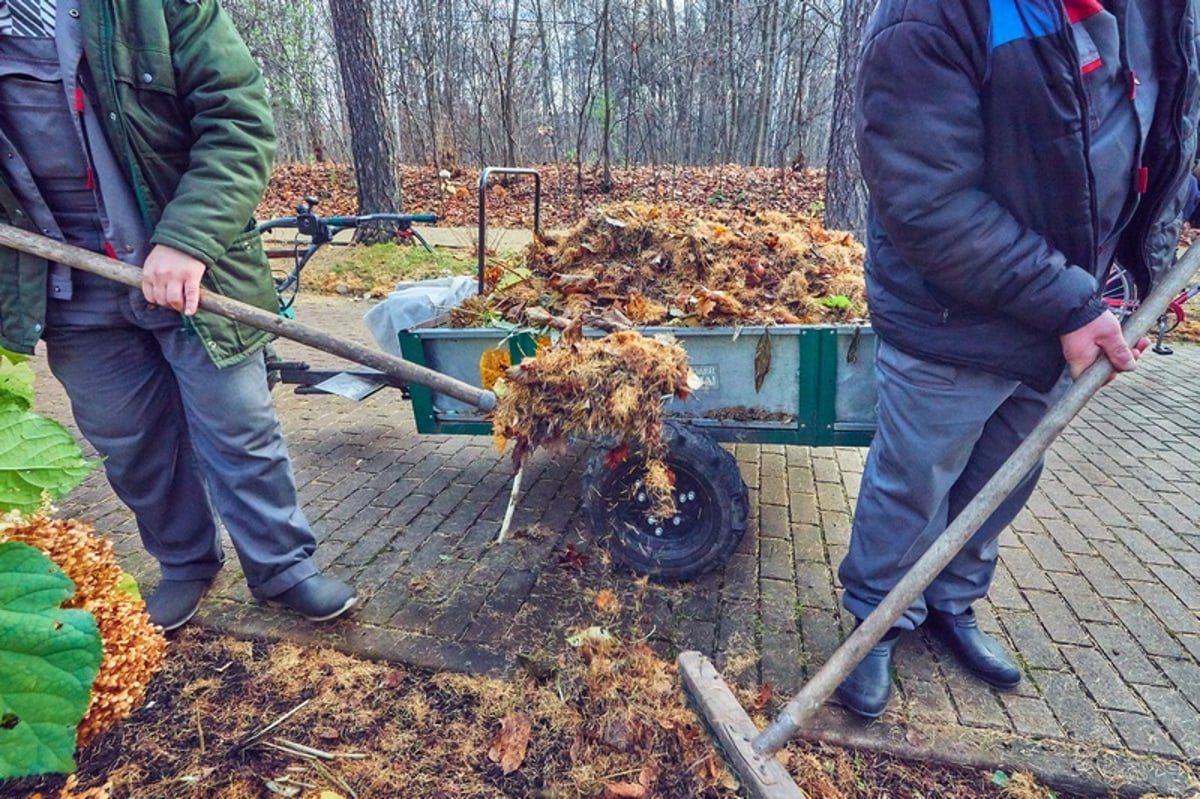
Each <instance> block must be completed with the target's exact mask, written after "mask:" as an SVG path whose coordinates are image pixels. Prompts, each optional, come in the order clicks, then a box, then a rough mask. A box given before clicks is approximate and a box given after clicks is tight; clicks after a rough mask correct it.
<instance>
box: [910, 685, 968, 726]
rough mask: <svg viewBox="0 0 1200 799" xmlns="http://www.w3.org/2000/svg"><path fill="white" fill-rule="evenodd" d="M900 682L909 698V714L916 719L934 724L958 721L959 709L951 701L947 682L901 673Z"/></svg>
mask: <svg viewBox="0 0 1200 799" xmlns="http://www.w3.org/2000/svg"><path fill="white" fill-rule="evenodd" d="M899 679H900V684H901V685H902V686H903V688H904V698H905V699H906V700H907V716H908V717H909V718H912V719H914V720H916V721H924V722H930V723H933V724H946V725H953V724H956V723H957V722H958V711H956V710H955V709H954V703H953V702H951V701H950V695H949V694H948V693H947V692H946V686H945V683H943V682H942V681H941V680H937V681H929V680H921V679H916V678H913V677H910V676H906V675H903V674H902V675H901V676H900V678H899Z"/></svg>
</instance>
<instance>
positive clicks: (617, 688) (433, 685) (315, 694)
mask: <svg viewBox="0 0 1200 799" xmlns="http://www.w3.org/2000/svg"><path fill="white" fill-rule="evenodd" d="M750 698H751V697H747V698H745V700H744V702H745V704H747V706H749V701H750ZM149 700H150V701H149V702H148V703H147V705H146V706H145V707H144V708H142V709H141V710H139V711H138V712H136V713H135V714H134V715H133V716H132V717H130V718H129V719H127V720H126V721H124V722H123V723H121V724H120V725H118V726H117V727H115V728H113V729H112V730H110V731H108V732H107V733H105V734H104V735H102V736H100V737H99V738H98V739H97V740H95V741H94V742H93V743H92V744H91V745H89V746H88V747H86V748H85V749H83V750H81V752H80V753H79V770H78V772H77V774H76V775H74V776H73V777H72V778H71V779H70V780H69V781H68V780H67V779H66V778H64V777H61V776H44V777H40V778H36V779H32V780H28V781H25V782H24V783H22V785H23V786H24V787H26V788H28V789H29V790H28V791H26V792H19V791H18V792H17V793H5V794H4V795H6V796H9V795H11V796H23V797H30V796H33V795H36V794H40V795H41V796H43V797H46V799H50V797H58V799H83V798H84V797H87V799H101V798H102V797H105V796H110V795H111V796H114V797H138V798H139V799H151V798H157V797H163V798H164V799H165V797H172V798H174V797H189V799H261V797H266V796H279V795H285V796H286V795H292V796H296V797H299V799H317V798H318V797H320V796H322V794H323V792H325V791H329V792H331V793H332V794H334V795H337V796H341V797H344V799H353V797H359V798H360V799H376V798H377V797H412V798H413V799H502V798H504V797H518V796H519V797H525V798H526V799H576V798H577V797H602V796H606V795H607V796H613V797H629V796H633V797H643V798H644V799H736V797H739V796H742V795H744V794H742V793H741V791H740V789H739V788H738V786H737V784H736V781H735V778H734V775H733V773H732V772H731V771H730V770H729V768H728V766H727V764H726V761H725V760H724V758H723V757H722V756H721V753H720V751H719V750H718V749H717V747H716V746H715V744H714V743H713V741H712V738H711V737H710V735H709V733H708V731H707V730H706V729H705V727H704V725H703V723H702V721H701V719H700V718H699V717H698V716H697V715H696V714H695V713H694V712H693V711H692V709H690V708H689V706H688V704H687V702H686V695H685V694H684V692H683V689H682V687H681V685H680V681H679V676H678V674H677V673H676V669H675V666H674V664H673V663H671V662H670V661H668V660H664V659H663V658H662V657H661V656H660V655H658V654H656V653H655V652H654V651H653V650H652V649H651V648H650V647H649V646H647V645H645V644H642V643H626V642H622V641H618V640H616V639H615V638H613V637H611V636H608V637H606V636H601V635H590V636H580V641H579V645H578V646H575V647H571V648H567V649H565V650H564V651H562V652H560V653H557V654H551V655H549V663H548V666H547V668H546V669H544V670H542V671H540V672H539V673H538V674H536V675H535V674H533V673H531V672H518V673H517V674H516V675H514V676H512V677H510V678H509V679H496V678H490V677H480V676H471V675H463V674H450V673H429V672H421V671H417V670H415V669H409V668H406V667H404V666H399V665H396V664H388V663H377V662H372V661H368V660H362V659H357V658H354V657H351V656H348V655H344V654H341V653H339V652H336V651H334V650H331V649H315V648H307V649H306V648H303V647H300V646H297V645H295V644H292V643H276V644H268V643H264V642H258V641H240V640H237V639H234V638H230V637H221V636H216V635H214V634H212V633H209V632H206V631H204V630H201V629H194V628H185V629H184V630H183V631H181V633H180V634H179V635H178V637H176V638H175V639H173V641H172V647H171V653H170V655H169V657H168V658H167V660H166V662H165V664H164V669H163V671H162V672H161V673H160V675H159V676H158V677H157V678H156V679H155V681H154V682H153V683H152V685H151V691H150V696H149ZM302 703H303V704H302ZM301 704H302V706H301ZM297 707H299V710H296V708H297ZM292 711H294V712H292ZM288 712H292V714H291V715H290V716H288V717H287V718H286V720H285V721H283V722H282V723H280V724H279V725H278V726H277V727H275V728H274V729H273V730H272V736H274V737H277V738H279V739H287V740H289V741H291V742H294V743H295V744H297V745H298V746H296V747H294V748H288V747H272V746H266V745H253V746H248V747H244V748H237V747H236V744H237V743H238V742H239V741H242V740H245V739H246V738H247V736H248V735H250V734H252V733H253V732H254V731H256V730H260V729H262V728H263V727H264V725H266V724H267V723H268V722H270V721H272V720H277V719H279V718H282V717H283V714H286V713H288ZM755 715H756V716H757V715H758V714H757V713H756V714H755ZM756 721H757V722H758V723H759V724H761V723H762V718H761V717H759V718H757V719H756ZM526 723H528V732H527V733H526V731H525V725H526ZM335 731H336V734H333V733H334V732H335ZM526 736H527V737H526ZM262 740H267V741H268V742H269V739H262ZM522 747H523V750H524V751H523V752H521V753H519V754H518V749H520V748H522ZM305 748H310V749H312V750H315V751H319V752H322V753H323V754H325V755H328V757H320V758H317V757H312V756H305V755H304V754H303V752H304V749H305ZM781 757H782V759H783V760H784V762H785V765H787V767H788V768H789V770H790V773H791V774H792V775H793V777H794V778H795V779H796V781H797V784H798V785H800V786H801V787H802V788H803V789H804V790H805V791H806V793H807V794H808V795H809V796H811V797H813V799H857V797H861V796H894V797H918V796H925V797H932V796H956V797H960V798H961V799H982V798H983V797H1001V796H1014V795H1018V794H1011V793H1006V792H1005V791H1004V790H1003V789H1001V788H1000V787H998V786H996V785H994V784H992V783H991V781H990V777H991V775H990V774H989V773H986V772H981V771H976V770H970V769H946V768H942V767H939V766H935V765H933V764H929V763H909V762H905V761H902V760H896V759H893V758H889V757H886V756H883V755H877V754H873V753H871V752H855V751H853V750H844V749H838V748H835V747H826V746H822V745H816V744H809V743H804V742H801V741H792V742H791V743H789V745H788V746H787V747H786V749H785V750H784V751H783V752H781ZM3 787H4V788H9V787H17V786H9V785H7V784H6V785H4V786H3ZM292 789H295V792H294V793H288V792H287V791H290V790H292ZM1022 795H1027V796H1034V795H1040V796H1046V795H1048V792H1046V791H1045V789H1044V788H1043V789H1042V792H1041V793H1040V794H1035V793H1032V792H1031V793H1028V794H1022Z"/></svg>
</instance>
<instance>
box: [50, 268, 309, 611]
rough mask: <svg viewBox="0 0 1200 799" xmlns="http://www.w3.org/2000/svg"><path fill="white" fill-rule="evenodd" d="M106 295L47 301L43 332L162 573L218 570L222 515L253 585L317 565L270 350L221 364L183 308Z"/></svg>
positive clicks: (291, 580)
mask: <svg viewBox="0 0 1200 799" xmlns="http://www.w3.org/2000/svg"><path fill="white" fill-rule="evenodd" d="M110 296H112V297H113V299H112V301H111V302H105V303H104V304H103V305H104V306H107V307H103V306H102V307H97V304H96V303H94V302H93V303H87V302H84V303H80V304H79V305H78V306H76V307H77V308H79V307H80V306H86V307H88V312H87V313H85V314H81V313H79V312H76V313H75V314H74V315H72V314H71V313H70V312H69V310H68V311H67V312H66V313H63V310H64V308H65V306H68V305H71V303H57V302H52V303H51V304H52V305H55V306H56V308H55V309H53V310H52V312H51V313H50V318H49V320H48V324H47V327H46V331H45V334H44V335H43V340H44V341H45V343H46V349H47V355H48V361H49V365H50V369H51V371H52V372H53V373H54V376H55V377H56V378H58V380H59V381H60V382H61V383H62V384H63V386H64V387H65V388H66V391H67V394H68V396H69V397H70V399H71V409H72V412H73V413H74V416H75V421H76V423H77V424H78V425H79V429H80V430H81V431H82V432H83V435H84V436H85V437H86V438H87V440H88V441H90V442H91V443H92V446H94V447H95V448H96V450H97V451H98V452H99V453H100V454H101V455H102V456H103V457H104V468H105V472H106V474H107V477H108V480H109V482H110V483H111V484H112V487H113V490H114V491H115V492H116V493H117V496H118V497H120V498H121V501H123V502H124V503H125V504H126V505H128V506H129V508H130V509H131V510H133V512H134V514H135V515H136V517H137V523H138V529H139V531H140V533H141V537H142V544H143V546H145V548H146V550H147V551H148V552H149V553H150V554H151V555H153V556H154V557H155V558H157V559H158V562H159V565H160V569H161V572H162V577H163V578H164V579H174V580H194V579H204V578H208V577H211V576H213V575H214V574H216V573H217V571H218V570H220V568H221V565H222V563H223V560H224V554H223V549H222V546H221V539H220V534H219V531H218V527H217V521H216V514H219V517H220V520H221V522H223V523H224V525H225V529H226V530H227V531H228V532H229V537H230V539H231V540H232V542H233V546H234V549H235V551H236V552H237V555H238V560H239V562H240V563H241V565H242V569H243V571H244V572H245V575H246V582H247V583H248V585H249V587H250V591H251V593H252V594H253V595H254V596H255V597H257V598H260V599H265V598H269V597H273V596H275V595H277V594H280V593H282V592H283V591H286V590H287V589H289V588H291V587H292V586H294V585H296V584H297V583H298V582H300V581H301V580H303V579H305V578H306V577H309V576H311V575H313V574H315V573H316V571H317V569H316V566H315V564H314V563H313V561H312V554H313V551H314V550H315V548H316V537H315V536H314V534H313V531H312V528H311V527H310V526H309V523H308V521H307V519H306V518H305V516H304V514H303V512H302V511H301V510H300V507H299V504H298V501H297V497H296V483H295V477H294V475H293V473H292V467H291V461H290V460H289V458H288V453H287V448H286V446H285V444H284V441H283V436H282V434H281V431H280V428H279V420H278V418H277V417H276V416H275V410H274V406H273V405H272V403H271V395H270V391H269V389H268V388H267V379H266V369H265V365H264V361H263V357H262V355H261V354H260V355H256V356H254V357H251V358H249V359H247V360H245V361H243V362H242V363H240V364H238V365H236V366H231V367H227V368H224V369H218V368H217V367H216V366H214V365H213V363H212V361H211V360H210V359H209V357H208V354H207V352H206V351H205V347H204V342H203V341H202V340H201V339H200V337H199V336H198V335H197V334H196V333H195V332H194V330H193V329H192V328H191V327H189V326H185V325H184V323H183V320H182V317H181V316H180V314H178V313H176V312H175V311H171V310H169V309H162V308H153V307H149V306H147V305H146V303H145V301H144V300H142V299H141V296H140V292H139V291H136V290H134V291H132V292H125V291H122V292H119V293H117V294H115V295H110ZM210 497H211V502H210ZM214 508H215V511H216V513H214Z"/></svg>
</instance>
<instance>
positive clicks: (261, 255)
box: [205, 223, 279, 312]
mask: <svg viewBox="0 0 1200 799" xmlns="http://www.w3.org/2000/svg"><path fill="white" fill-rule="evenodd" d="M205 279H206V281H207V282H208V283H209V284H210V285H211V287H212V289H213V290H214V291H216V292H217V293H218V294H223V295H225V296H227V297H230V298H232V299H235V300H240V301H242V302H245V303H249V304H251V305H254V306H256V307H258V308H262V309H263V310H265V311H272V312H274V311H278V310H279V297H278V295H277V294H276V292H275V280H274V278H273V277H272V276H271V267H270V266H269V265H268V264H267V254H266V252H265V251H264V250H263V243H262V236H261V235H260V234H259V232H258V230H257V228H255V227H254V225H253V223H251V224H250V225H249V226H248V229H247V230H244V231H242V232H241V233H240V234H238V236H237V238H235V239H234V240H233V243H232V244H230V245H229V249H228V250H226V251H225V254H224V255H222V256H221V257H220V258H219V259H218V260H217V262H216V264H214V265H213V267H212V269H209V270H208V271H207V272H206V273H205Z"/></svg>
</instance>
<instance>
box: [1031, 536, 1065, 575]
mask: <svg viewBox="0 0 1200 799" xmlns="http://www.w3.org/2000/svg"><path fill="white" fill-rule="evenodd" d="M1021 543H1022V544H1024V545H1025V546H1026V547H1028V549H1029V554H1030V555H1032V556H1033V558H1034V560H1035V561H1037V564H1038V566H1039V567H1040V568H1041V569H1042V570H1044V571H1048V572H1056V571H1057V572H1073V571H1075V564H1074V563H1072V562H1071V559H1070V558H1069V557H1067V556H1066V555H1065V554H1063V551H1062V550H1061V549H1059V548H1058V542H1057V541H1055V540H1054V537H1053V536H1051V535H1049V534H1048V533H1047V534H1045V535H1039V534H1036V533H1025V534H1023V535H1022V536H1021Z"/></svg>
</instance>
